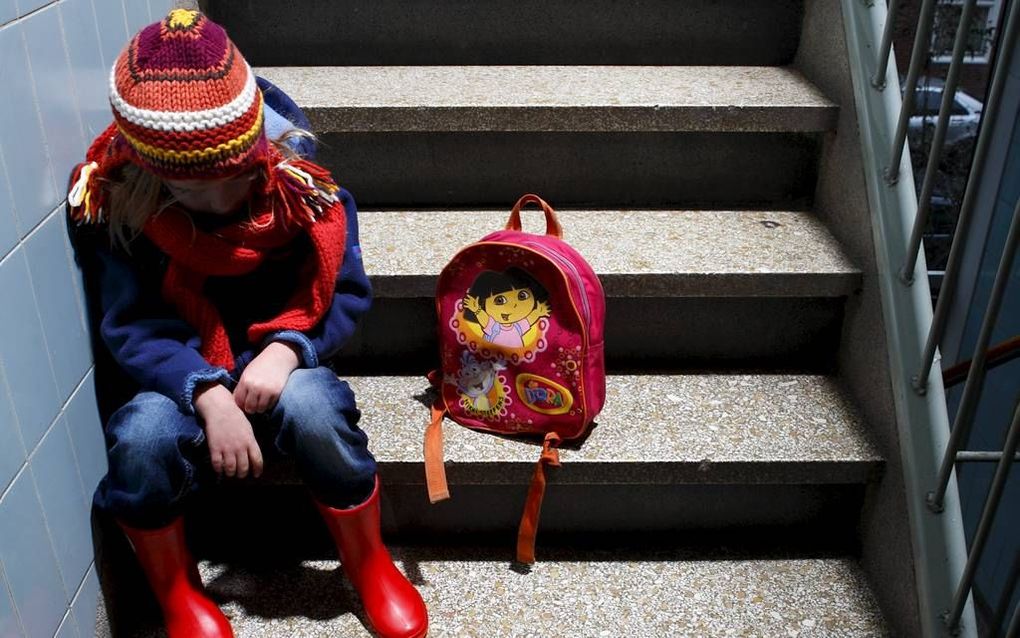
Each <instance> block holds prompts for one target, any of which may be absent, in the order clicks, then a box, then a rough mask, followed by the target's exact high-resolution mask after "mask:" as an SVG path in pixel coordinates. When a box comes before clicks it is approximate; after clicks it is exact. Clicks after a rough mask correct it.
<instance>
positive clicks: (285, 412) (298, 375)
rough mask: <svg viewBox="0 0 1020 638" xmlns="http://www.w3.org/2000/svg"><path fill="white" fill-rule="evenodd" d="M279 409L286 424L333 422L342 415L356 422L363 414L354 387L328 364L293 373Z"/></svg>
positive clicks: (349, 422)
mask: <svg viewBox="0 0 1020 638" xmlns="http://www.w3.org/2000/svg"><path fill="white" fill-rule="evenodd" d="M277 409H278V410H279V411H280V412H281V413H282V414H281V416H282V418H283V420H284V422H285V423H286V422H291V423H294V424H299V425H305V424H308V425H310V426H312V427H314V424H315V423H319V422H326V423H333V422H335V421H337V419H338V417H339V418H342V419H344V420H345V421H347V422H348V424H349V425H355V424H356V423H357V421H358V419H359V417H360V413H359V412H358V410H357V407H356V404H355V400H354V392H352V391H351V388H350V386H349V385H347V382H346V381H341V380H339V379H338V378H337V377H336V374H334V373H333V371H332V370H330V369H329V368H325V367H319V368H302V369H298V370H295V371H294V372H292V373H291V375H290V378H289V379H288V380H287V385H286V386H285V387H284V389H283V392H282V393H281V394H280V399H279V402H278V403H277Z"/></svg>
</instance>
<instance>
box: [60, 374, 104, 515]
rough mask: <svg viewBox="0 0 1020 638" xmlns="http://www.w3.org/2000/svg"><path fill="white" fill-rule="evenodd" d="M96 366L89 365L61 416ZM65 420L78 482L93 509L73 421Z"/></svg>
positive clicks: (87, 502)
mask: <svg viewBox="0 0 1020 638" xmlns="http://www.w3.org/2000/svg"><path fill="white" fill-rule="evenodd" d="M95 368H96V366H95V364H93V365H91V366H89V369H88V370H86V371H85V375H84V376H83V377H82V380H81V382H80V383H79V384H78V387H77V388H75V390H74V391H73V392H71V396H70V397H68V399H67V404H66V405H65V406H64V409H62V410H61V411H60V414H61V416H65V417H66V416H67V414H66V413H67V406H69V405H71V401H72V400H73V399H74V398H75V397H77V396H78V392H80V391H81V389H82V388H83V387H84V385H85V379H87V378H88V376H89V374H91V373H92V371H93V370H95ZM64 422H65V423H66V424H67V428H66V429H67V436H68V437H70V439H71V455H72V456H73V457H74V467H75V470H76V471H77V472H78V483H79V484H80V485H81V493H82V497H83V498H84V499H85V506H86V507H87V508H89V509H91V504H92V494H91V493H89V492H88V491H87V490H86V489H85V477H84V475H83V474H82V471H81V459H80V458H79V457H78V448H77V447H76V446H75V444H74V435H72V434H71V423H70V422H69V421H68V420H67V419H66V418H65V419H64ZM100 434H102V433H100Z"/></svg>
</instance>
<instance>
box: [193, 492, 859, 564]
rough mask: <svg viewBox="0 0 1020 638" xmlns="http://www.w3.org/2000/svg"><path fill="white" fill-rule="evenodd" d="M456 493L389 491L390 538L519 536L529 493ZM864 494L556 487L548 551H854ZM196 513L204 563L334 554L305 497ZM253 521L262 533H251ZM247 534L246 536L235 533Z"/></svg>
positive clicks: (545, 511) (284, 496)
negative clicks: (432, 495) (777, 533)
mask: <svg viewBox="0 0 1020 638" xmlns="http://www.w3.org/2000/svg"><path fill="white" fill-rule="evenodd" d="M451 489H452V493H453V497H452V498H451V499H450V500H448V501H444V502H441V503H438V504H435V505H432V504H430V503H429V502H428V499H427V498H426V493H425V486H424V485H393V484H388V485H386V486H385V487H384V492H383V497H382V523H383V533H384V534H386V536H387V537H388V538H389V539H390V540H391V541H394V542H396V541H398V540H399V541H400V542H413V543H421V542H426V541H428V542H440V543H451V542H452V543H454V544H456V543H458V542H461V543H468V542H470V541H469V538H471V537H473V538H474V539H479V540H480V539H492V538H497V539H498V538H501V537H502V538H507V539H512V538H513V537H514V536H515V534H516V531H517V527H518V524H519V523H520V515H521V508H522V506H523V503H524V498H525V495H526V493H527V486H525V485H509V486H467V485H461V486H453V487H452V488H451ZM863 491H864V490H863V487H862V486H859V485H631V486H606V485H599V486H592V485H588V486H567V485H550V486H549V487H548V489H547V492H546V497H545V501H544V503H543V506H542V518H541V523H540V527H539V531H540V533H539V546H540V547H541V543H542V539H547V540H548V542H550V543H556V542H557V537H562V538H564V539H570V541H571V542H572V543H576V542H581V541H579V540H577V539H583V542H584V544H586V545H590V546H592V547H599V546H612V545H615V544H617V543H620V542H621V538H626V537H625V536H624V537H621V535H626V534H637V535H640V536H642V537H643V538H656V535H659V537H658V542H662V541H663V540H664V539H668V538H669V535H670V534H680V533H685V534H686V533H695V534H697V533H704V532H712V531H715V532H718V533H720V534H726V536H727V538H728V539H729V541H730V542H732V541H734V540H736V542H746V543H747V544H748V546H750V545H752V544H753V543H754V541H755V539H756V536H757V535H758V534H759V533H761V530H766V529H776V528H782V529H786V530H788V531H787V534H788V535H789V537H790V539H793V538H797V537H803V539H804V541H805V543H806V544H809V545H811V546H818V545H819V542H818V541H817V540H813V541H812V540H811V537H812V536H815V535H818V534H825V535H826V541H824V542H823V543H821V544H823V545H829V546H845V545H847V544H849V543H852V542H853V541H852V539H853V536H854V532H853V530H854V529H855V522H856V517H857V512H858V511H859V508H860V504H861V501H862V498H863ZM196 512H197V513H198V516H195V517H192V519H191V520H192V526H191V532H192V533H191V537H190V538H191V541H192V543H193V545H194V546H195V548H196V551H197V552H198V553H199V554H200V555H203V556H217V555H224V554H228V555H231V554H232V555H235V556H238V557H241V556H245V555H247V556H252V555H260V553H261V554H265V553H267V552H268V553H269V554H274V553H279V554H285V555H295V554H297V555H299V556H301V557H303V558H313V557H328V556H329V555H331V554H332V552H333V549H332V546H331V543H330V542H329V540H328V538H327V537H326V535H325V528H324V527H323V525H322V524H321V522H320V521H319V519H318V515H317V514H316V512H315V511H314V509H312V508H311V506H310V500H309V496H308V494H307V492H306V491H305V490H304V488H301V487H297V486H294V487H280V486H277V487H274V488H271V489H259V490H250V489H232V490H227V491H225V492H224V493H223V494H220V495H218V497H217V498H207V499H205V500H203V501H202V502H201V503H199V504H198V506H197V509H196ZM251 519H257V520H258V525H257V526H252V525H250V524H246V523H245V521H246V520H251ZM242 528H243V529H245V530H246V532H245V534H243V535H240V536H239V535H238V534H235V533H233V530H235V529H242ZM227 530H231V531H229V532H228V531H227ZM242 536H243V538H242ZM791 542H793V541H791ZM796 542H799V541H796ZM625 544H626V545H629V546H631V547H633V542H631V543H625Z"/></svg>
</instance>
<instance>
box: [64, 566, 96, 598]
mask: <svg viewBox="0 0 1020 638" xmlns="http://www.w3.org/2000/svg"><path fill="white" fill-rule="evenodd" d="M95 567H96V560H95V558H93V559H92V560H91V561H89V566H88V567H86V568H85V573H84V574H82V577H81V580H80V581H78V586H77V587H75V589H74V596H72V597H71V603H70V606H71V607H74V605H76V604H77V603H78V598H79V597H80V596H81V594H82V591H83V590H84V589H85V584H86V582H87V581H88V579H89V574H91V573H92V572H93V571H94V570H95Z"/></svg>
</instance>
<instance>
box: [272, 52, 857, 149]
mask: <svg viewBox="0 0 1020 638" xmlns="http://www.w3.org/2000/svg"><path fill="white" fill-rule="evenodd" d="M255 71H256V73H258V74H259V75H260V76H263V77H265V78H266V79H268V80H270V81H271V82H273V83H274V84H276V85H277V86H279V87H280V88H281V89H283V91H284V92H286V93H287V94H288V95H290V97H291V98H292V99H293V100H294V101H295V102H297V103H298V104H299V105H300V106H301V108H302V110H303V111H304V112H305V114H306V115H307V116H308V119H309V120H310V121H311V123H312V127H313V128H314V129H315V131H316V132H317V133H336V132H339V133H377V132H401V133H408V132H426V133H441V132H464V131H484V132H497V131H499V132H534V131H538V132H546V133H551V132H603V133H608V132H635V131H637V132H648V131H671V132H677V131H681V132H696V131H698V132H701V131H711V132H748V131H760V132H770V131H781V132H794V131H796V132H817V131H827V130H829V129H831V128H834V127H835V124H836V118H837V116H838V110H839V109H838V107H837V105H836V104H834V103H833V102H831V101H829V100H828V99H827V98H826V97H825V96H824V95H822V93H821V92H820V91H819V90H818V89H817V88H815V87H814V85H812V84H811V83H810V82H808V81H807V80H806V79H805V78H804V76H803V75H801V74H800V73H799V72H798V71H796V70H794V69H792V68H789V67H774V66H773V67H748V66H667V67H661V66H398V67H392V66H380V67H349V66H347V67H314V66H302V67H259V68H257V69H256V70H255ZM354 88H356V90H352V89H354Z"/></svg>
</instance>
